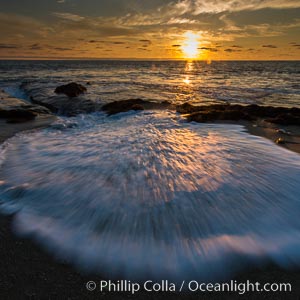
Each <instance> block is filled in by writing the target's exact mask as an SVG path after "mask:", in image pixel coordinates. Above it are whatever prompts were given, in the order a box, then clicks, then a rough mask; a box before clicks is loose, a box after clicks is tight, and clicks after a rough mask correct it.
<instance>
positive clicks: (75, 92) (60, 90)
mask: <svg viewBox="0 0 300 300" xmlns="http://www.w3.org/2000/svg"><path fill="white" fill-rule="evenodd" d="M86 91H87V89H86V87H84V86H83V85H81V84H78V83H76V82H71V83H68V84H66V85H61V86H58V87H57V88H56V89H55V91H54V92H55V93H56V94H65V95H67V96H68V97H77V96H79V95H80V94H83V93H84V92H86Z"/></svg>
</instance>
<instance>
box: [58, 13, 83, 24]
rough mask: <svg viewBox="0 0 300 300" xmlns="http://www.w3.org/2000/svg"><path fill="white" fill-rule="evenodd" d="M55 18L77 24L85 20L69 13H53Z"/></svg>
mask: <svg viewBox="0 0 300 300" xmlns="http://www.w3.org/2000/svg"><path fill="white" fill-rule="evenodd" d="M52 14H53V15H54V16H55V17H57V18H60V19H63V20H68V21H73V22H79V21H82V20H84V19H85V17H82V16H79V15H75V14H71V13H60V12H54V13H52Z"/></svg>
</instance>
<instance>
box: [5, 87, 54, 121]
mask: <svg viewBox="0 0 300 300" xmlns="http://www.w3.org/2000/svg"><path fill="white" fill-rule="evenodd" d="M49 114H51V112H50V111H49V110H48V109H47V108H46V107H43V106H40V105H35V104H31V103H28V102H26V101H24V100H21V99H17V98H14V97H11V96H10V95H8V94H6V93H5V92H4V91H0V118H5V119H7V122H9V123H20V122H26V121H30V120H34V119H35V118H36V117H37V116H38V115H49Z"/></svg>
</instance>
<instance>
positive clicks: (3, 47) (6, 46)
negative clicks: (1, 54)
mask: <svg viewBox="0 0 300 300" xmlns="http://www.w3.org/2000/svg"><path fill="white" fill-rule="evenodd" d="M18 48H21V46H19V45H14V44H3V43H0V49H18Z"/></svg>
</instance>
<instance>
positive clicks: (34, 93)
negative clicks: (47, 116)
mask: <svg viewBox="0 0 300 300" xmlns="http://www.w3.org/2000/svg"><path fill="white" fill-rule="evenodd" d="M21 88H22V89H23V90H24V91H25V92H26V93H27V94H28V95H29V97H30V100H31V102H32V103H34V104H38V105H42V106H44V107H46V108H48V109H49V110H50V111H51V112H52V113H55V114H59V115H63V116H67V117H72V116H76V115H78V114H84V113H91V112H95V111H99V110H100V109H101V104H99V103H97V102H95V101H92V100H90V99H88V98H87V97H86V96H85V95H84V93H85V92H86V91H87V89H86V87H84V86H83V85H81V84H78V83H75V82H72V83H69V84H66V85H62V86H58V87H57V88H55V90H54V92H53V94H50V96H49V94H48V93H47V92H46V91H44V90H41V89H40V88H39V87H37V86H35V85H33V84H32V83H30V82H24V83H22V85H21Z"/></svg>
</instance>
